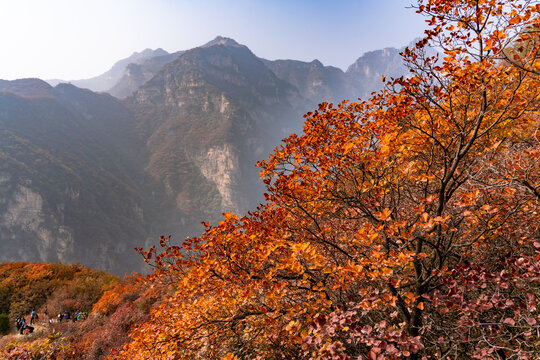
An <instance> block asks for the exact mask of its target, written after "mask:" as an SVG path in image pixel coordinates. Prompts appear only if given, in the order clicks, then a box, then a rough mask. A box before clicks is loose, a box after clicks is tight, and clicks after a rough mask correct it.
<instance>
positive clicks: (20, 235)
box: [0, 37, 405, 274]
mask: <svg viewBox="0 0 540 360" xmlns="http://www.w3.org/2000/svg"><path fill="white" fill-rule="evenodd" d="M404 73H405V68H404V67H403V65H402V64H401V62H400V60H399V51H398V50H397V49H384V50H380V51H375V52H370V53H367V54H365V55H363V56H362V57H360V58H359V59H358V60H357V61H356V62H355V63H354V64H352V65H351V66H350V67H349V69H348V70H347V71H346V72H343V71H342V70H340V69H338V68H335V67H331V66H324V65H323V64H321V63H320V62H319V61H317V60H314V61H312V62H302V61H295V60H275V61H269V60H264V59H260V58H258V57H256V56H255V55H254V54H253V53H252V52H251V51H250V50H249V49H248V48H247V47H245V46H243V45H240V44H238V43H237V42H235V41H234V40H232V39H227V38H223V37H217V38H216V39H214V40H212V41H211V42H209V43H207V44H205V45H203V46H201V47H198V48H194V49H191V50H187V51H180V52H177V53H174V54H167V53H166V52H164V51H163V50H156V51H152V50H145V51H143V52H142V53H136V54H134V56H132V57H130V58H128V59H124V60H122V61H120V62H118V63H116V64H115V66H114V67H113V69H111V70H110V71H109V72H107V73H106V74H103V75H101V76H98V77H96V78H94V79H101V80H103V81H102V82H101V84H102V85H100V86H101V87H100V88H99V89H101V90H103V89H110V90H109V91H110V93H112V94H114V95H115V96H117V97H119V98H123V97H125V96H127V97H125V99H124V100H118V99H117V98H115V97H113V96H111V95H109V94H97V93H94V92H92V91H90V90H85V89H80V88H78V87H76V86H74V85H73V84H71V85H70V84H60V85H57V86H56V87H54V88H53V87H51V86H50V85H49V84H47V83H45V82H44V81H41V80H38V79H23V80H16V81H2V80H0V261H1V260H9V261H14V260H25V261H46V262H51V261H64V262H68V263H70V262H74V261H80V262H81V263H83V264H85V265H88V266H92V267H96V268H101V269H107V270H110V271H113V272H116V273H120V274H121V273H122V272H124V271H131V270H140V267H141V266H142V265H141V264H142V262H141V261H140V260H138V255H137V254H136V253H135V252H134V251H133V250H132V249H133V247H135V246H148V245H149V244H150V243H151V242H152V241H155V240H156V239H158V238H159V236H160V235H169V234H172V235H173V236H174V238H175V239H178V240H180V239H183V238H184V237H185V236H188V235H195V234H197V232H198V231H200V225H199V223H200V221H203V220H205V221H206V220H214V219H216V218H217V217H218V216H219V214H220V213H221V212H225V211H234V212H237V213H238V212H239V213H242V212H245V211H247V210H248V209H252V208H253V207H254V206H255V205H256V204H257V203H258V202H260V201H262V190H263V189H262V186H261V184H260V182H259V181H258V169H256V168H255V167H254V164H255V162H256V161H257V160H260V159H264V158H266V157H267V154H268V153H269V152H270V151H271V150H272V149H273V148H274V147H275V146H276V145H277V144H278V143H279V140H280V139H282V138H284V137H285V136H287V135H288V134H289V133H291V132H298V131H301V126H302V114H303V113H305V112H307V111H310V110H312V109H313V108H314V107H315V106H316V104H317V103H320V102H322V101H326V100H330V101H334V102H335V101H340V100H342V99H351V100H354V99H356V98H357V97H365V96H367V95H369V94H370V93H371V92H372V91H374V90H376V89H377V88H379V87H380V86H381V82H380V79H381V76H382V74H386V75H387V76H399V75H402V74H404ZM105 79H109V80H105ZM111 79H116V80H115V81H114V82H112V80H111ZM101 80H100V81H101ZM95 81H96V83H97V82H98V80H95ZM107 81H109V82H107ZM76 83H78V84H79V85H80V84H81V83H80V82H76ZM103 84H108V85H103Z"/></svg>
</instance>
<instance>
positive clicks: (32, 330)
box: [19, 321, 34, 335]
mask: <svg viewBox="0 0 540 360" xmlns="http://www.w3.org/2000/svg"><path fill="white" fill-rule="evenodd" d="M26 330H28V333H30V334H31V333H33V332H34V327H33V326H30V325H28V324H27V323H26V321H24V323H23V324H22V326H21V330H20V331H19V333H20V334H21V335H23V334H24V333H25V332H26Z"/></svg>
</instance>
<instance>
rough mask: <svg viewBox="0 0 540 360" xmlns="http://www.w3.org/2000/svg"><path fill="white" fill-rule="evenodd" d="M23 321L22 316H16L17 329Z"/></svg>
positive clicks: (18, 329) (19, 328)
mask: <svg viewBox="0 0 540 360" xmlns="http://www.w3.org/2000/svg"><path fill="white" fill-rule="evenodd" d="M23 323H24V318H23V317H21V316H19V317H17V331H20V330H21V327H22V325H23Z"/></svg>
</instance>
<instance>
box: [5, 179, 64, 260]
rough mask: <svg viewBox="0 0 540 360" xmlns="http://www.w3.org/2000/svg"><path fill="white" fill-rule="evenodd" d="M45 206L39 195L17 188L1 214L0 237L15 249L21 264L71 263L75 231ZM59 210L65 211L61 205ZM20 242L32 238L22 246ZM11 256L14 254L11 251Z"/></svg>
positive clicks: (28, 189)
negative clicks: (27, 262)
mask: <svg viewBox="0 0 540 360" xmlns="http://www.w3.org/2000/svg"><path fill="white" fill-rule="evenodd" d="M4 195H7V194H4ZM43 205H44V201H43V198H42V196H41V195H40V194H38V193H37V192H35V191H32V190H31V189H30V188H28V187H26V186H22V185H19V186H17V187H16V190H15V192H13V193H12V198H11V199H9V200H8V201H7V202H6V204H5V210H4V211H3V213H2V214H1V218H0V234H1V237H2V238H3V239H4V242H7V243H11V244H12V246H13V245H16V246H15V249H16V252H17V253H18V254H19V256H20V258H21V260H25V261H49V262H50V261H61V262H71V260H72V259H73V251H74V239H73V231H72V229H70V228H69V227H67V226H64V225H62V223H61V221H59V220H60V219H58V218H57V217H55V216H51V215H52V214H51V213H50V212H48V211H46V210H44V206H43ZM58 207H59V208H60V209H61V210H63V209H62V208H63V206H62V205H61V204H59V206H58ZM19 238H23V239H28V238H30V240H31V241H28V242H26V244H24V245H25V246H21V245H23V243H21V242H19V241H18V239H19ZM15 249H13V250H15ZM8 253H13V251H9V249H8Z"/></svg>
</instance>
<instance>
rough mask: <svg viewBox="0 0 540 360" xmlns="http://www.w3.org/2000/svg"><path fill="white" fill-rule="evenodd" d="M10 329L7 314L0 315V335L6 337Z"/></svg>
mask: <svg viewBox="0 0 540 360" xmlns="http://www.w3.org/2000/svg"><path fill="white" fill-rule="evenodd" d="M10 329H11V326H10V325H9V316H8V315H7V314H0V334H2V335H7V334H8V333H9V330H10Z"/></svg>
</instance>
